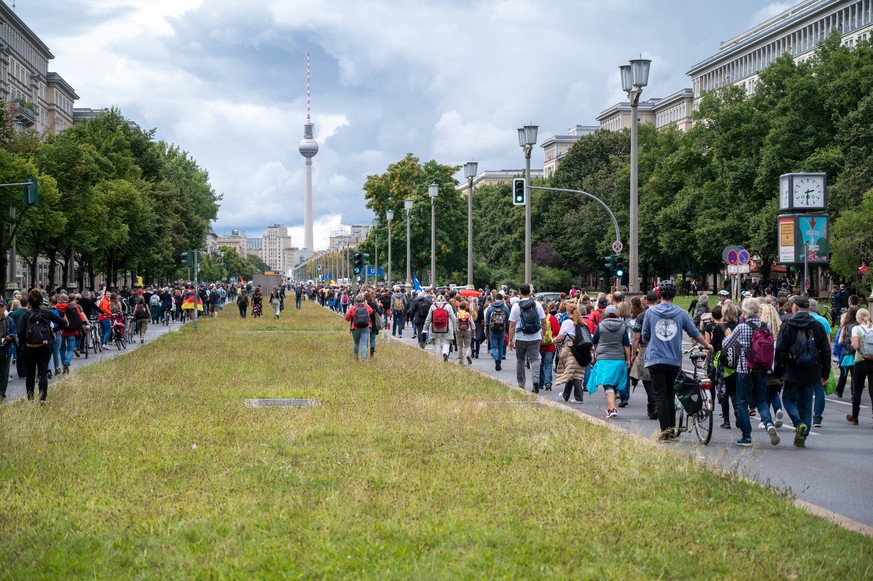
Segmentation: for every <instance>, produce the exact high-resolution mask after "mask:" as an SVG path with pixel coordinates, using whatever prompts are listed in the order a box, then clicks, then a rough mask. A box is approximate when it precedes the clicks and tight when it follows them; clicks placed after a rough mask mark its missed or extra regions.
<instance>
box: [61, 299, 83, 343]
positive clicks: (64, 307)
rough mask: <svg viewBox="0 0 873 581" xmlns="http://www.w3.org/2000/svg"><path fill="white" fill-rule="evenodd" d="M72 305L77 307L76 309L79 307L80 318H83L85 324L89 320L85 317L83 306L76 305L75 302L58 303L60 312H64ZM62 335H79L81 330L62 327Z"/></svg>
mask: <svg viewBox="0 0 873 581" xmlns="http://www.w3.org/2000/svg"><path fill="white" fill-rule="evenodd" d="M70 307H75V308H76V309H78V311H79V318H80V319H81V320H82V324H83V325H84V324H85V323H87V322H88V319H87V318H85V313H83V312H82V307H80V306H79V305H75V304H73V303H58V306H57V309H58V312H59V313H61V314H63V313H64V312H66V310H67V309H68V308H70ZM61 336H63V337H78V336H79V331H78V329H70V328H69V327H64V328H63V329H61Z"/></svg>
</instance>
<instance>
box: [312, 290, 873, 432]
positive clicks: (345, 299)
mask: <svg viewBox="0 0 873 581" xmlns="http://www.w3.org/2000/svg"><path fill="white" fill-rule="evenodd" d="M841 290H844V287H843V289H840V288H837V287H835V289H834V291H835V292H837V293H839V292H840V291H841ZM301 291H302V292H301V293H298V296H299V295H300V294H304V295H306V296H308V297H309V298H310V299H312V300H316V301H318V302H319V303H320V304H321V305H322V306H323V307H325V308H328V309H332V310H334V311H336V312H338V313H340V314H342V315H343V316H344V317H345V320H346V321H348V322H349V330H350V332H351V334H352V337H353V345H354V348H353V353H354V356H355V358H356V359H359V360H366V359H367V357H368V356H369V357H371V358H372V357H373V356H374V355H375V349H376V340H375V339H376V337H377V335H378V334H379V333H380V332H381V331H382V330H383V329H384V330H385V332H386V333H388V332H390V334H391V335H392V336H395V337H400V338H402V337H403V333H404V332H410V333H411V334H412V338H413V339H416V340H417V341H418V344H419V346H420V347H421V348H425V347H426V345H428V344H430V345H432V346H433V349H434V352H435V353H436V354H437V355H438V356H440V357H441V358H442V359H443V360H444V361H446V362H448V361H449V360H450V359H455V360H457V362H458V363H459V364H462V365H463V364H472V360H473V359H474V358H479V356H480V353H481V347H482V346H483V345H484V346H485V347H486V353H489V354H490V356H491V358H492V359H493V361H494V368H495V370H498V371H499V370H501V369H502V365H503V364H505V361H506V354H507V352H514V353H515V360H516V361H515V362H516V365H515V368H516V381H517V385H518V386H519V387H521V388H523V389H526V388H527V386H528V383H527V377H526V376H527V374H528V371H529V372H530V376H531V383H530V386H531V389H532V391H533V392H534V393H538V392H539V391H540V390H544V391H551V390H552V388H553V386H558V387H559V388H560V389H562V396H563V398H564V400H565V401H570V399H571V397H572V400H573V401H574V402H578V403H581V402H582V401H583V400H584V398H585V394H586V393H587V394H589V395H591V394H594V393H596V392H597V391H599V390H602V391H603V393H604V399H605V402H604V404H605V405H604V407H605V415H606V417H607V418H609V419H611V418H616V417H618V413H619V409H620V408H623V407H626V406H627V405H628V401H629V399H630V395H631V390H632V388H635V387H636V386H637V385H639V384H642V385H643V387H644V391H645V397H646V410H647V415H648V417H649V418H650V419H652V420H657V421H658V422H659V424H660V440H661V441H662V442H665V443H668V442H672V441H674V440H675V438H676V430H675V407H674V406H675V404H674V385H675V382H676V380H677V377H679V375H680V373H682V360H683V354H682V341H683V338H684V337H685V336H687V337H688V338H689V339H690V340H691V341H692V342H697V343H699V344H700V345H701V347H702V348H703V349H704V350H706V351H707V352H708V354H709V356H708V358H707V360H706V362H705V373H706V374H707V375H708V376H709V377H710V379H711V380H712V385H713V388H712V389H713V393H712V396H713V401H716V402H718V407H717V409H716V410H715V411H716V413H718V412H719V411H720V415H721V420H722V423H721V428H723V429H732V428H734V427H736V428H738V429H739V430H740V437H739V439H738V440H737V441H736V445H738V446H749V445H751V442H752V418H756V421H759V424H758V428H759V429H761V430H763V431H765V432H766V434H767V436H768V437H769V439H770V443H771V444H773V445H777V444H779V443H780V437H779V433H778V428H781V427H782V425H783V423H784V421H785V416H786V415H787V416H788V418H789V419H790V421H791V422H792V425H793V426H794V429H795V434H794V444H795V445H796V446H798V447H804V446H805V445H806V438H807V436H808V434H809V430H810V428H812V427H816V428H819V427H821V425H822V422H823V412H824V408H825V399H826V393H830V392H831V391H832V390H833V391H835V392H836V395H837V397H840V398H842V397H843V394H844V390H845V389H846V386H847V385H849V386H850V390H851V397H852V413H851V414H849V415H848V416H847V418H846V419H847V421H848V422H849V423H850V424H852V425H857V424H858V414H859V410H860V403H861V395H862V393H863V390H864V389H865V387H866V388H869V385H868V382H869V381H870V378H871V376H873V324H871V317H870V313H869V312H868V311H867V309H863V308H859V306H858V297H857V296H855V295H849V294H848V293H846V294H845V296H843V295H842V294H838V295H837V296H836V297H835V298H834V309H835V310H836V305H837V304H842V302H843V301H845V304H846V306H845V308H844V309H843V310H842V312H840V311H837V314H836V318H837V323H836V324H835V325H834V326H833V328H832V326H831V323H830V322H829V321H828V320H826V319H825V318H824V317H822V316H821V315H820V314H818V310H819V305H818V301H817V300H816V299H814V298H810V297H809V296H807V295H805V294H794V295H790V294H789V291H788V290H787V288H786V287H785V286H782V287H778V286H777V287H774V288H771V287H767V288H755V289H754V291H746V292H744V293H743V296H742V300H741V301H740V302H739V303H735V302H734V301H732V300H731V298H730V293H729V292H728V291H726V290H722V291H719V292H718V293H717V294H716V296H715V297H710V296H709V295H707V294H705V293H703V294H700V295H699V296H698V297H697V298H696V299H695V300H694V301H693V302H692V304H691V307H690V308H689V309H688V311H686V310H685V309H683V308H679V307H678V306H676V305H674V304H673V299H674V297H675V296H676V294H677V286H676V284H675V283H674V282H673V281H671V280H664V281H661V282H660V283H659V284H658V285H657V287H655V288H653V289H652V290H651V291H650V292H648V293H647V294H646V295H644V296H634V297H631V298H630V300H626V299H625V296H624V293H622V292H621V291H615V292H613V293H611V294H607V293H598V294H596V295H589V294H588V293H587V292H586V291H585V290H584V289H582V290H577V289H576V288H575V287H574V288H573V289H571V291H570V292H569V293H561V294H560V296H559V297H558V298H557V299H555V300H542V301H538V300H536V299H535V298H534V296H533V294H532V289H531V288H530V286H529V285H521V286H520V287H519V289H518V290H510V289H508V288H505V287H504V288H501V289H495V290H491V289H486V290H484V291H468V290H466V289H436V290H434V289H431V290H420V291H417V292H407V291H405V290H404V289H403V288H401V287H400V286H394V287H393V288H375V287H359V288H352V287H319V286H311V287H307V288H306V289H301ZM774 291H775V294H774ZM753 293H754V294H758V295H759V296H753ZM710 300H712V304H710ZM868 332H869V335H868ZM833 333H836V337H835V338H834V339H832V335H833ZM868 337H869V338H868ZM865 340H867V341H869V347H865ZM868 351H869V355H867V354H865V353H867V352H868ZM832 363H833V364H834V367H835V368H836V369H838V371H839V380H836V378H835V377H834V375H833V370H832ZM829 385H830V387H829ZM871 400H873V394H871Z"/></svg>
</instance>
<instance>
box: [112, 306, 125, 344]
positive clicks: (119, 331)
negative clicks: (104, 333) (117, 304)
mask: <svg viewBox="0 0 873 581" xmlns="http://www.w3.org/2000/svg"><path fill="white" fill-rule="evenodd" d="M111 326H112V342H113V343H115V348H116V349H118V350H119V351H121V350H122V349H127V343H126V340H125V338H124V330H125V327H124V316H123V315H121V314H118V313H116V314H113V315H112V318H111Z"/></svg>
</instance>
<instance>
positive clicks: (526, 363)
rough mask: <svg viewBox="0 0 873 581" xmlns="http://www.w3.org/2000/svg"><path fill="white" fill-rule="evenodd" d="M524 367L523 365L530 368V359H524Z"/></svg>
mask: <svg viewBox="0 0 873 581" xmlns="http://www.w3.org/2000/svg"><path fill="white" fill-rule="evenodd" d="M524 367H525V369H530V361H525V362H524Z"/></svg>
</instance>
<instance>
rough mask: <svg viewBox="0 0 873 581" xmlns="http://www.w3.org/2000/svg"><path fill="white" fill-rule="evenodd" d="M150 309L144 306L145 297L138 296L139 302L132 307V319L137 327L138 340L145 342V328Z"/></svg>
mask: <svg viewBox="0 0 873 581" xmlns="http://www.w3.org/2000/svg"><path fill="white" fill-rule="evenodd" d="M149 311H150V309H149V307H146V303H145V299H144V298H143V297H139V302H138V303H136V306H135V307H134V308H133V319H134V320H135V321H136V326H137V329H139V342H140V343H145V334H146V330H148V328H149V318H150V312H149Z"/></svg>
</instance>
